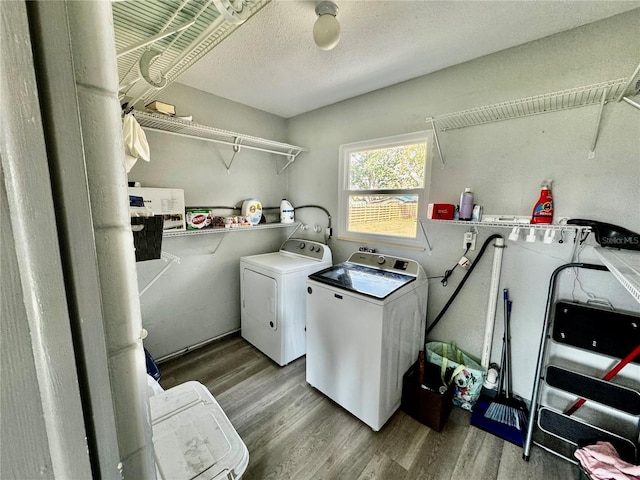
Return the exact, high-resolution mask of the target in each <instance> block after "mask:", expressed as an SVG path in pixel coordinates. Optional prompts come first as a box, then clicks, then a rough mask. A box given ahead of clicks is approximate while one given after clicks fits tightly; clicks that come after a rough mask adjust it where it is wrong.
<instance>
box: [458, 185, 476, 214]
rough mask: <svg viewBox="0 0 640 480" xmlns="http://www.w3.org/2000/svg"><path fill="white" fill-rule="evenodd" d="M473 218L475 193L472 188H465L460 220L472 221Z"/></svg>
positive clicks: (461, 199)
mask: <svg viewBox="0 0 640 480" xmlns="http://www.w3.org/2000/svg"><path fill="white" fill-rule="evenodd" d="M472 216H473V193H472V192H471V189H470V188H465V189H464V192H462V195H460V216H459V219H460V220H471V217H472Z"/></svg>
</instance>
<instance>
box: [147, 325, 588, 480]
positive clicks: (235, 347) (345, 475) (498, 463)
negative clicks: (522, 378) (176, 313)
mask: <svg viewBox="0 0 640 480" xmlns="http://www.w3.org/2000/svg"><path fill="white" fill-rule="evenodd" d="M159 368H160V371H161V373H162V378H161V380H160V383H161V385H162V386H163V388H165V389H168V388H171V387H172V386H175V385H178V384H180V383H183V382H186V381H189V380H197V381H199V382H201V383H203V384H204V385H206V386H207V387H208V388H209V390H210V391H211V393H213V395H214V396H215V397H216V400H217V401H218V403H219V404H220V405H221V407H222V408H223V409H224V411H225V413H226V414H227V416H228V417H229V420H231V423H232V424H233V425H234V427H235V428H236V430H237V431H238V433H239V434H240V436H241V437H242V439H243V440H244V442H245V444H246V445H247V448H248V449H249V466H248V468H247V471H246V472H245V474H244V477H243V479H244V480H266V479H282V480H286V479H291V480H311V479H313V480H320V479H325V480H332V479H344V480H365V479H372V480H373V479H385V480H427V479H433V480H449V479H451V480H458V479H460V480H493V479H496V480H515V479H518V480H527V479H531V480H533V479H535V480H540V479H577V478H578V477H579V472H578V470H577V468H576V467H574V466H572V465H571V464H569V463H568V462H566V461H563V460H561V459H560V458H558V457H556V456H554V455H552V454H550V453H548V452H546V451H544V450H542V449H540V448H537V447H534V449H533V451H532V455H531V459H530V461H529V462H525V461H524V460H522V449H521V448H518V447H516V446H515V445H512V444H511V443H508V442H505V441H503V440H501V439H500V438H498V437H496V436H494V435H491V434H489V433H487V432H484V431H482V430H480V429H478V428H475V427H472V426H470V424H469V413H468V412H466V411H465V410H462V409H460V408H454V409H453V411H452V412H451V416H450V417H449V420H448V422H447V425H446V426H445V428H444V429H443V430H442V432H440V433H438V432H435V431H434V430H431V429H429V428H428V427H426V426H424V425H422V424H421V423H419V422H417V421H415V420H414V419H412V418H411V417H409V416H408V415H406V414H405V413H404V412H402V411H398V412H396V413H395V414H394V416H393V417H391V419H390V420H389V422H387V424H386V425H385V426H384V427H383V428H382V429H381V430H380V432H374V431H373V430H371V428H369V427H368V426H367V425H365V424H364V423H362V422H361V421H360V420H358V419H357V418H356V417H354V416H353V415H351V414H350V413H349V412H347V411H346V410H344V409H343V408H342V407H340V406H339V405H337V404H336V403H334V402H333V401H331V400H330V399H329V398H327V397H325V396H324V395H323V394H322V393H320V392H319V391H317V390H315V389H314V388H312V387H311V386H309V385H308V384H307V383H306V381H305V358H304V357H302V358H300V359H298V360H296V361H294V362H292V363H291V364H289V365H287V366H285V367H279V366H278V365H277V364H276V363H275V362H273V361H271V360H270V359H269V358H268V357H266V356H265V355H263V354H262V353H261V352H260V351H259V350H257V349H255V348H254V347H253V346H252V345H250V344H249V343H247V342H246V341H245V340H243V339H242V338H241V337H240V336H239V335H233V336H230V337H227V338H225V339H222V340H218V341H216V342H213V343H211V344H209V345H207V346H205V347H202V348H199V349H197V350H194V351H192V352H189V353H187V354H185V355H182V356H180V357H177V358H174V359H171V360H168V361H167V362H164V363H162V364H160V365H159Z"/></svg>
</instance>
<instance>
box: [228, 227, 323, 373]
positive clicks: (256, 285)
mask: <svg viewBox="0 0 640 480" xmlns="http://www.w3.org/2000/svg"><path fill="white" fill-rule="evenodd" d="M331 263H332V257H331V249H330V248H329V247H328V246H327V245H324V244H322V243H318V242H313V241H309V240H300V239H289V240H287V241H286V242H284V243H283V244H282V247H280V251H278V252H274V253H265V254H262V255H252V256H248V257H242V258H241V259H240V283H241V288H240V289H241V292H240V299H241V320H240V327H241V334H242V338H244V339H245V340H247V341H248V342H249V343H251V344H252V345H254V346H255V347H256V348H258V349H259V350H260V351H262V352H263V353H264V354H265V355H267V356H268V357H270V358H271V359H272V360H273V361H275V362H276V363H277V364H278V365H281V366H282V365H286V364H288V363H289V362H292V361H293V360H295V359H296V358H299V357H301V356H302V355H304V354H305V351H306V341H305V337H306V335H305V326H306V322H305V318H306V306H305V305H306V293H305V287H306V280H307V277H308V276H309V275H310V274H311V273H314V272H317V271H318V270H322V269H324V268H327V267H328V266H331Z"/></svg>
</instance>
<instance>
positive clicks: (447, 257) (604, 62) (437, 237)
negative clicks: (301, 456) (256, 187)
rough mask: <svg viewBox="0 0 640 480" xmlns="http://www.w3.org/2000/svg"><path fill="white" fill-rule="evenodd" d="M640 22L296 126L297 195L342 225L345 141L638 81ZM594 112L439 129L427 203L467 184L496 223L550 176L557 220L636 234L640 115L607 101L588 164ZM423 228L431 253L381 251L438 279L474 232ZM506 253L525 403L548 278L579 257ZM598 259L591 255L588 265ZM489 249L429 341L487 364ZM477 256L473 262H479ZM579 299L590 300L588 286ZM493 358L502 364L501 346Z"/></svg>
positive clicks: (542, 44)
mask: <svg viewBox="0 0 640 480" xmlns="http://www.w3.org/2000/svg"><path fill="white" fill-rule="evenodd" d="M639 25H640V10H634V11H632V12H629V13H625V14H622V15H619V16H616V17H612V18H610V19H606V20H603V21H600V22H597V23H594V24H590V25H586V26H584V27H581V28H578V29H576V30H573V31H569V32H565V33H561V34H558V35H554V36H551V37H548V38H545V39H542V40H539V41H536V42H532V43H529V44H526V45H522V46H519V47H516V48H512V49H509V50H506V51H503V52H499V53H496V54H493V55H489V56H487V57H483V58H481V59H478V60H474V61H471V62H468V63H465V64H462V65H459V66H455V67H452V68H448V69H446V70H443V71H440V72H437V73H434V74H431V75H427V76H424V77H420V78H417V79H414V80H411V81H408V82H404V83H402V84H399V85H396V86H392V87H389V88H385V89H382V90H379V91H376V92H373V93H370V94H367V95H363V96H360V97H357V98H353V99H350V100H347V101H344V102H341V103H338V104H335V105H332V106H329V107H326V108H322V109H319V110H316V111H313V112H310V113H307V114H303V115H300V116H298V117H295V118H292V119H290V120H289V122H288V127H289V139H288V140H289V141H290V142H291V143H295V144H298V145H304V146H306V147H308V148H309V149H310V151H309V153H307V154H304V156H301V159H300V161H298V162H297V163H296V165H295V166H294V167H293V168H291V172H290V198H291V200H292V201H293V203H294V205H296V204H301V203H318V204H322V205H324V206H325V207H327V208H328V209H329V210H330V211H331V212H332V214H333V215H334V216H337V214H338V212H337V187H338V185H337V178H338V148H339V146H340V145H341V144H343V143H348V142H354V141H359V140H365V139H371V138H377V137H383V136H388V135H393V134H399V133H406V132H412V131H418V130H422V129H425V128H426V124H425V117H428V116H436V115H441V114H445V113H450V112H454V111H458V110H464V109H467V108H472V107H478V106H482V105H488V104H491V103H496V102H501V101H506V100H510V99H517V98H522V97H526V96H531V95H538V94H543V93H548V92H553V91H558V90H563V89H568V88H573V87H578V86H584V85H590V84H594V83H599V82H603V81H606V80H611V79H617V78H620V77H628V76H629V75H631V73H632V72H633V70H634V68H635V67H636V66H637V64H638V61H639V60H640V58H638V51H639V49H638V47H639V46H640V44H639V41H638V36H637V32H638V26H639ZM597 114H598V107H597V106H592V107H584V108H579V109H573V110H568V111H563V112H557V113H550V114H545V115H539V116H535V117H529V118H523V119H517V120H511V121H506V122H499V123H494V124H487V125H483V126H476V127H470V128H466V129H459V130H453V131H448V132H444V133H441V134H440V142H441V144H442V149H443V152H444V157H445V166H444V167H441V165H440V163H439V161H438V160H437V159H435V160H434V162H433V165H432V171H431V190H430V201H432V202H445V203H458V199H459V195H460V192H461V191H462V190H463V189H464V187H467V186H468V187H471V188H472V190H473V191H474V192H475V194H476V203H479V204H481V205H483V206H484V208H485V212H486V213H503V214H512V215H530V213H531V209H532V207H533V205H534V203H535V202H536V200H537V198H538V195H539V190H540V189H539V185H540V182H541V180H543V179H545V178H552V179H553V180H554V189H553V193H554V201H555V206H556V210H555V214H556V218H560V217H573V218H588V219H595V220H601V221H605V222H609V223H613V224H617V225H621V226H624V227H626V228H629V229H631V230H634V231H640V215H639V212H638V206H639V205H640V140H639V139H640V116H639V114H640V112H638V111H637V110H635V109H633V108H631V107H630V106H628V105H626V104H623V103H620V104H609V105H607V106H606V107H605V111H604V117H603V123H602V127H601V133H600V138H599V141H598V146H597V150H596V157H595V158H594V159H588V158H587V154H588V151H589V148H590V145H591V140H592V136H593V132H594V128H595V123H596V118H597ZM309 179H313V182H311V181H309ZM311 215H315V214H313V213H311V212H309V213H306V212H305V218H306V220H305V221H307V222H310V223H314V222H322V221H323V219H322V216H321V215H319V214H318V215H317V216H314V217H313V218H310V217H309V216H311ZM427 229H428V235H429V240H430V242H431V245H432V247H433V251H432V252H431V253H429V252H426V251H425V252H419V251H416V250H409V249H392V248H389V247H379V250H380V251H381V252H383V253H388V254H395V255H399V256H404V257H409V258H414V259H416V260H418V261H420V262H421V264H422V265H423V266H424V268H425V270H426V271H427V274H428V275H429V276H438V275H442V273H443V272H444V271H445V270H446V269H449V268H451V267H452V266H453V265H455V263H456V262H457V261H458V259H459V258H460V256H461V255H462V253H463V250H462V236H463V231H465V230H466V227H463V226H445V225H434V224H433V223H429V224H428V225H427ZM492 233H500V234H502V235H503V236H505V237H506V236H507V235H508V233H509V231H508V230H501V229H495V230H494V229H489V228H482V229H480V232H479V236H478V249H479V246H480V245H481V244H482V242H483V241H484V239H486V238H487V236H489V235H490V234H492ZM507 244H508V248H507V249H506V251H505V253H504V260H503V270H502V282H501V288H508V289H509V291H510V295H511V297H512V299H513V302H514V307H513V308H514V310H513V317H512V333H513V335H512V344H513V346H512V349H513V357H514V358H513V374H514V376H515V379H514V382H513V387H514V390H515V392H516V393H518V394H520V395H522V396H524V397H527V398H528V397H529V396H530V393H531V387H532V382H533V374H534V370H535V363H536V358H537V352H538V344H539V339H540V330H541V325H542V321H543V317H544V308H545V302H546V297H547V287H548V282H549V277H550V274H551V272H552V271H553V269H554V268H556V267H557V266H559V265H561V264H563V263H567V262H569V261H570V260H571V259H572V256H573V250H574V243H573V238H566V239H565V242H564V243H563V244H562V245H559V244H554V245H542V244H541V243H539V242H538V243H535V244H529V243H524V242H518V243H514V242H507ZM589 244H591V241H589ZM330 245H331V247H332V249H333V252H334V261H336V262H337V261H343V260H345V259H346V258H347V257H348V255H349V254H350V253H352V252H353V251H355V250H357V248H358V247H359V244H355V243H349V242H344V241H337V240H332V242H331V244H330ZM589 249H590V247H588V248H587V250H586V251H584V252H582V254H581V256H580V258H581V259H584V260H589V257H588V256H587V255H588V253H589V252H588V250H589ZM491 250H492V249H489V250H487V253H486V254H485V256H484V257H483V258H482V261H481V263H479V264H478V267H477V268H476V269H475V271H474V272H473V274H472V277H471V278H470V280H469V281H468V282H467V284H466V285H465V287H464V289H463V290H462V293H461V294H460V296H459V297H458V298H457V299H456V301H455V303H454V304H453V306H452V307H451V308H450V309H449V311H448V313H447V314H446V316H445V317H444V318H443V320H442V322H441V323H440V324H439V325H438V326H437V327H436V329H435V330H434V331H433V332H432V335H431V338H432V339H438V340H445V341H455V342H457V343H458V344H459V345H460V346H461V347H463V348H464V349H465V350H467V351H468V352H470V353H472V354H474V355H476V356H478V357H479V356H480V352H481V347H482V337H483V332H484V322H485V312H486V304H487V293H488V288H489V274H490V267H491V255H492V252H491ZM578 250H579V251H582V250H584V249H583V248H580V249H578ZM477 251H478V250H476V252H472V254H471V255H470V256H471V257H472V258H475V254H477ZM580 275H581V278H582V277H583V274H580ZM462 276H463V272H462V271H461V270H460V269H458V270H456V272H455V273H454V275H453V276H452V277H451V279H450V282H449V286H448V287H446V288H443V287H442V286H441V285H440V283H439V281H438V280H437V279H433V280H432V281H431V282H430V298H429V308H428V320H429V322H431V321H432V320H433V319H434V317H435V316H436V315H437V313H438V312H439V311H440V309H441V308H442V306H443V305H444V303H445V302H446V301H447V299H448V298H449V296H450V295H451V293H452V292H453V290H454V288H455V286H456V285H457V283H458V282H459V280H460V279H461V278H462ZM564 280H565V279H563V282H564ZM566 280H568V281H569V282H570V284H572V283H573V282H572V280H571V279H566ZM571 290H572V289H571V288H570V289H569V291H570V292H571ZM592 291H594V292H595V293H596V294H598V295H601V296H605V297H608V298H609V299H610V300H611V301H612V302H614V303H617V304H618V305H621V306H622V307H623V308H626V309H630V310H636V311H637V310H638V305H637V303H635V302H634V301H633V299H632V298H631V296H630V295H629V294H628V293H627V292H626V291H624V290H623V289H622V288H621V287H620V286H619V285H618V284H617V283H616V282H615V280H612V279H603V280H602V282H599V283H598V284H597V285H596V287H595V288H594V289H592ZM575 296H576V298H578V299H582V300H583V301H584V300H585V299H586V297H585V295H584V294H583V293H582V292H581V291H580V288H579V287H576V289H575ZM501 307H502V304H501V302H499V305H498V316H497V319H496V323H497V326H496V338H501V336H502V328H501V324H502V315H501V310H502V308H501ZM493 352H494V353H493V357H494V359H495V360H497V359H498V357H499V354H500V341H498V340H496V341H495V342H494V349H493Z"/></svg>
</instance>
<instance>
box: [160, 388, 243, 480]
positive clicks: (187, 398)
mask: <svg viewBox="0 0 640 480" xmlns="http://www.w3.org/2000/svg"><path fill="white" fill-rule="evenodd" d="M149 403H150V406H151V419H152V425H153V447H154V451H155V461H156V470H157V475H158V479H159V480H221V479H225V480H230V479H234V480H235V479H241V478H242V475H243V474H244V472H245V470H246V469H247V465H248V464H249V451H248V450H247V447H246V445H245V444H244V442H243V441H242V439H241V438H240V436H239V435H238V433H237V432H236V431H235V429H234V428H233V425H231V422H230V421H229V419H228V418H227V416H226V415H225V413H224V411H223V410H222V408H221V407H220V405H218V402H216V400H215V398H213V395H211V393H210V392H209V390H207V388H206V387H205V386H204V385H202V384H201V383H199V382H186V383H183V384H181V385H178V386H176V387H173V388H170V389H169V390H166V391H164V392H162V393H160V394H158V395H154V396H152V397H151V398H149Z"/></svg>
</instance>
